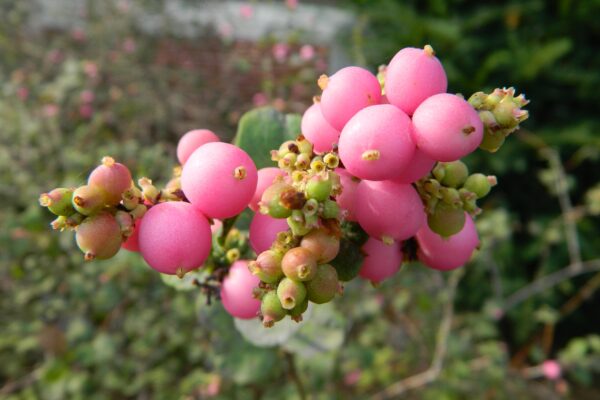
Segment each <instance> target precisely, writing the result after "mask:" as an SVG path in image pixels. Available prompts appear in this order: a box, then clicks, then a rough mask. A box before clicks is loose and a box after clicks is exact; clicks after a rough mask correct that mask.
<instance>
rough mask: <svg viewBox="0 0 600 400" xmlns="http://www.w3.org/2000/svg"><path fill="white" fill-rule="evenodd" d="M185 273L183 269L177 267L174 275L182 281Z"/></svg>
mask: <svg viewBox="0 0 600 400" xmlns="http://www.w3.org/2000/svg"><path fill="white" fill-rule="evenodd" d="M186 273H187V271H186V270H185V269H184V268H183V267H179V268H177V270H176V271H175V275H177V277H178V278H179V279H183V277H184V276H185V274H186Z"/></svg>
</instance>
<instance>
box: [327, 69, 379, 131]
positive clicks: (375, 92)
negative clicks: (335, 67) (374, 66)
mask: <svg viewBox="0 0 600 400" xmlns="http://www.w3.org/2000/svg"><path fill="white" fill-rule="evenodd" d="M319 86H321V89H323V94H322V95H321V111H322V113H323V116H324V117H325V119H326V120H327V122H329V125H331V126H332V127H333V128H335V129H337V130H338V131H341V130H342V129H343V128H344V125H346V122H348V121H349V120H350V118H352V117H353V116H354V114H356V113H357V112H358V111H360V110H362V109H363V108H365V107H368V106H371V105H373V104H379V102H380V101H381V86H379V81H378V80H377V77H375V75H373V74H372V73H371V72H369V71H367V70H366V69H364V68H360V67H346V68H342V69H340V70H339V71H338V72H336V73H335V74H333V75H332V76H330V77H329V78H327V77H326V76H322V77H321V78H320V79H319Z"/></svg>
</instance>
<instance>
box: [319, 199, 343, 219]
mask: <svg viewBox="0 0 600 400" xmlns="http://www.w3.org/2000/svg"><path fill="white" fill-rule="evenodd" d="M339 216H340V206H339V205H338V203H336V202H335V201H333V200H325V202H324V203H323V218H325V219H329V218H338V217H339Z"/></svg>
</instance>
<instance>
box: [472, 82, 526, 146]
mask: <svg viewBox="0 0 600 400" xmlns="http://www.w3.org/2000/svg"><path fill="white" fill-rule="evenodd" d="M469 103H470V104H471V105H472V106H473V107H474V108H475V109H476V110H477V111H478V112H479V117H480V118H481V120H482V121H483V125H484V136H483V142H482V143H481V145H480V147H481V148H482V149H484V150H487V151H489V152H495V151H497V150H498V149H499V148H500V146H502V144H503V143H504V140H505V139H506V137H507V136H508V135H510V134H511V133H513V132H514V131H516V130H517V129H518V128H519V124H520V123H521V122H523V121H525V120H526V119H527V118H529V112H528V111H527V110H523V109H522V108H523V107H524V106H526V105H527V104H529V100H527V99H525V96H524V95H523V94H520V95H519V96H515V89H514V88H512V87H511V88H508V89H507V88H503V89H494V91H493V92H492V93H490V94H486V93H483V92H477V93H475V94H473V95H472V96H471V97H470V98H469Z"/></svg>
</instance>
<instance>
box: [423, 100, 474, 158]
mask: <svg viewBox="0 0 600 400" xmlns="http://www.w3.org/2000/svg"><path fill="white" fill-rule="evenodd" d="M413 140H414V142H415V143H416V145H417V147H418V148H419V149H421V151H423V153H425V154H426V155H427V156H429V157H431V158H433V159H434V160H437V161H454V160H458V159H459V158H462V157H464V156H466V155H467V154H469V153H471V152H473V151H474V150H475V149H477V147H479V145H480V144H481V141H482V140H483V123H482V122H481V119H480V118H479V114H477V111H475V109H474V108H473V107H472V106H471V105H470V104H469V103H468V102H467V101H465V100H464V99H462V98H460V97H458V96H456V95H453V94H449V93H441V94H436V95H435V96H431V97H430V98H428V99H427V100H425V101H424V102H423V103H421V105H420V106H419V108H417V110H416V111H415V114H414V115H413Z"/></svg>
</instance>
